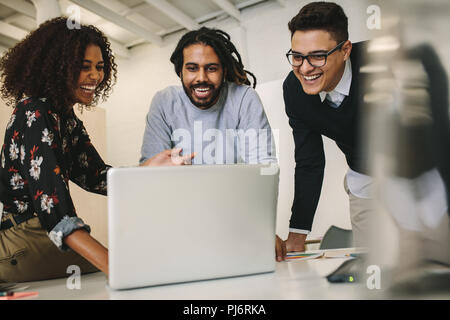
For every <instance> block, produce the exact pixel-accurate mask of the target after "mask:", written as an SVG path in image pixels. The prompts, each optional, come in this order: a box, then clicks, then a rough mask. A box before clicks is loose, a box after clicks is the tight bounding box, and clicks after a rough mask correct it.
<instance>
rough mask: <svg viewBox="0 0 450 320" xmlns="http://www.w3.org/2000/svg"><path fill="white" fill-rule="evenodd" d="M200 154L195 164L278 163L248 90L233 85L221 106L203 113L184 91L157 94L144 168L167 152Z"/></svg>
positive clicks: (259, 105) (257, 103)
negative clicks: (157, 155) (178, 151)
mask: <svg viewBox="0 0 450 320" xmlns="http://www.w3.org/2000/svg"><path fill="white" fill-rule="evenodd" d="M175 147H180V148H182V149H183V154H189V153H190V152H196V153H197V155H196V156H195V158H194V159H193V164H230V163H242V162H245V163H269V162H276V161H277V160H276V157H275V143H274V139H273V135H272V131H271V128H270V125H269V122H268V120H267V117H266V114H265V112H264V108H263V106H262V103H261V100H260V98H259V96H258V94H257V93H256V91H255V90H254V89H253V88H251V87H249V86H246V85H237V84H234V83H227V84H226V85H225V86H224V88H223V89H222V92H221V93H220V97H219V99H218V101H217V103H216V104H215V105H213V106H212V107H210V108H209V109H207V110H201V109H199V108H197V107H196V106H195V105H193V104H192V103H191V101H190V100H189V97H188V96H187V95H186V93H185V92H184V90H183V88H182V87H181V86H171V87H168V88H166V89H164V90H162V91H159V92H157V93H156V95H155V96H154V97H153V100H152V103H151V105H150V110H149V112H148V114H147V117H146V126H145V133H144V139H143V143H142V149H141V159H140V160H139V161H140V162H141V163H142V162H144V161H145V160H147V159H149V158H151V157H153V156H154V155H156V154H158V153H160V152H161V151H163V150H166V149H171V148H175Z"/></svg>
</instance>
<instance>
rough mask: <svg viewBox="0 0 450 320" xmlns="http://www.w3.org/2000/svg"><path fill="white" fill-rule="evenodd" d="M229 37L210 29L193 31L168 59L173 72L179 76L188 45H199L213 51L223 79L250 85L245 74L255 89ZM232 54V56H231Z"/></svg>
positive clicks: (252, 75)
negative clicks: (219, 63) (217, 59)
mask: <svg viewBox="0 0 450 320" xmlns="http://www.w3.org/2000/svg"><path fill="white" fill-rule="evenodd" d="M230 39H231V37H230V36H229V35H228V34H227V33H226V32H224V31H222V30H219V29H210V28H207V27H201V28H200V29H198V30H193V31H190V32H188V33H186V34H185V35H183V37H182V38H181V39H180V41H179V42H178V44H177V47H176V48H175V50H174V51H173V53H172V56H171V57H170V62H172V63H173V64H174V66H175V72H176V74H177V75H178V76H180V73H181V70H182V68H183V50H184V48H186V47H189V46H190V45H193V44H197V43H201V44H204V45H208V46H210V47H212V48H213V49H214V51H215V52H216V54H217V56H218V57H219V60H220V62H221V63H222V65H223V68H224V70H225V79H226V80H227V81H229V82H234V83H237V84H247V85H250V84H251V83H250V80H249V79H248V77H247V74H248V75H250V76H251V77H252V79H253V88H255V87H256V77H255V75H254V74H253V73H251V72H250V71H247V70H245V69H244V65H243V64H242V59H241V56H240V54H239V52H238V51H237V49H236V47H235V46H234V44H233V43H232V42H231V41H230ZM233 54H234V55H233Z"/></svg>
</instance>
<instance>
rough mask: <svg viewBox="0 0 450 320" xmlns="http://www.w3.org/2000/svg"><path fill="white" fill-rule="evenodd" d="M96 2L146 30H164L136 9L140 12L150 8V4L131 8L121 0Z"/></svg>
mask: <svg viewBox="0 0 450 320" xmlns="http://www.w3.org/2000/svg"><path fill="white" fill-rule="evenodd" d="M96 2H98V3H100V4H101V5H103V6H105V7H107V8H110V9H111V10H113V11H114V12H117V13H118V14H119V15H121V16H123V17H127V18H128V19H129V20H131V21H133V22H135V23H136V24H138V25H140V26H142V27H143V28H146V29H152V30H153V29H157V30H159V29H162V27H161V26H160V25H158V24H156V23H154V22H153V21H151V20H149V19H147V18H146V17H144V16H143V15H142V14H141V13H140V12H139V11H136V8H137V7H139V8H140V10H143V9H144V7H147V8H148V4H147V3H145V2H143V3H141V4H140V5H138V6H136V7H134V8H130V7H128V6H127V5H125V4H123V3H122V2H120V1H119V0H96Z"/></svg>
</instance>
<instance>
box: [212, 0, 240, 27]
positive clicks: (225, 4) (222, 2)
mask: <svg viewBox="0 0 450 320" xmlns="http://www.w3.org/2000/svg"><path fill="white" fill-rule="evenodd" d="M212 1H213V2H214V3H215V4H217V5H218V6H219V7H220V8H221V9H222V10H223V11H225V12H226V13H228V14H229V15H230V16H232V17H233V18H235V19H236V20H237V21H239V22H240V21H241V13H240V11H239V10H238V9H237V8H236V7H235V6H234V4H232V3H231V2H230V1H229V0H212Z"/></svg>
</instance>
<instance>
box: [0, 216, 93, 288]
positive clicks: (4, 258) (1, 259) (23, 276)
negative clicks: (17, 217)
mask: <svg viewBox="0 0 450 320" xmlns="http://www.w3.org/2000/svg"><path fill="white" fill-rule="evenodd" d="M3 215H4V216H3V218H2V220H6V219H7V218H8V217H9V214H7V213H3ZM11 221H12V222H13V224H14V227H11V228H9V229H7V230H2V231H0V281H2V282H27V281H38V280H47V279H54V278H63V277H69V276H70V275H72V274H73V273H67V268H68V267H69V266H71V265H76V266H78V267H80V269H81V273H90V272H96V271H98V269H97V268H95V267H94V266H93V265H91V264H90V263H89V262H88V261H87V260H85V259H84V258H83V257H81V256H80V255H78V254H77V253H75V252H74V251H70V252H61V251H60V250H59V249H58V248H57V247H56V246H55V245H54V244H53V242H51V241H50V239H49V237H48V235H47V231H46V230H44V229H43V228H42V226H41V224H40V222H39V218H38V217H34V218H32V219H30V220H28V221H25V222H23V223H21V224H19V225H16V223H15V221H14V220H13V219H11Z"/></svg>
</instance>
